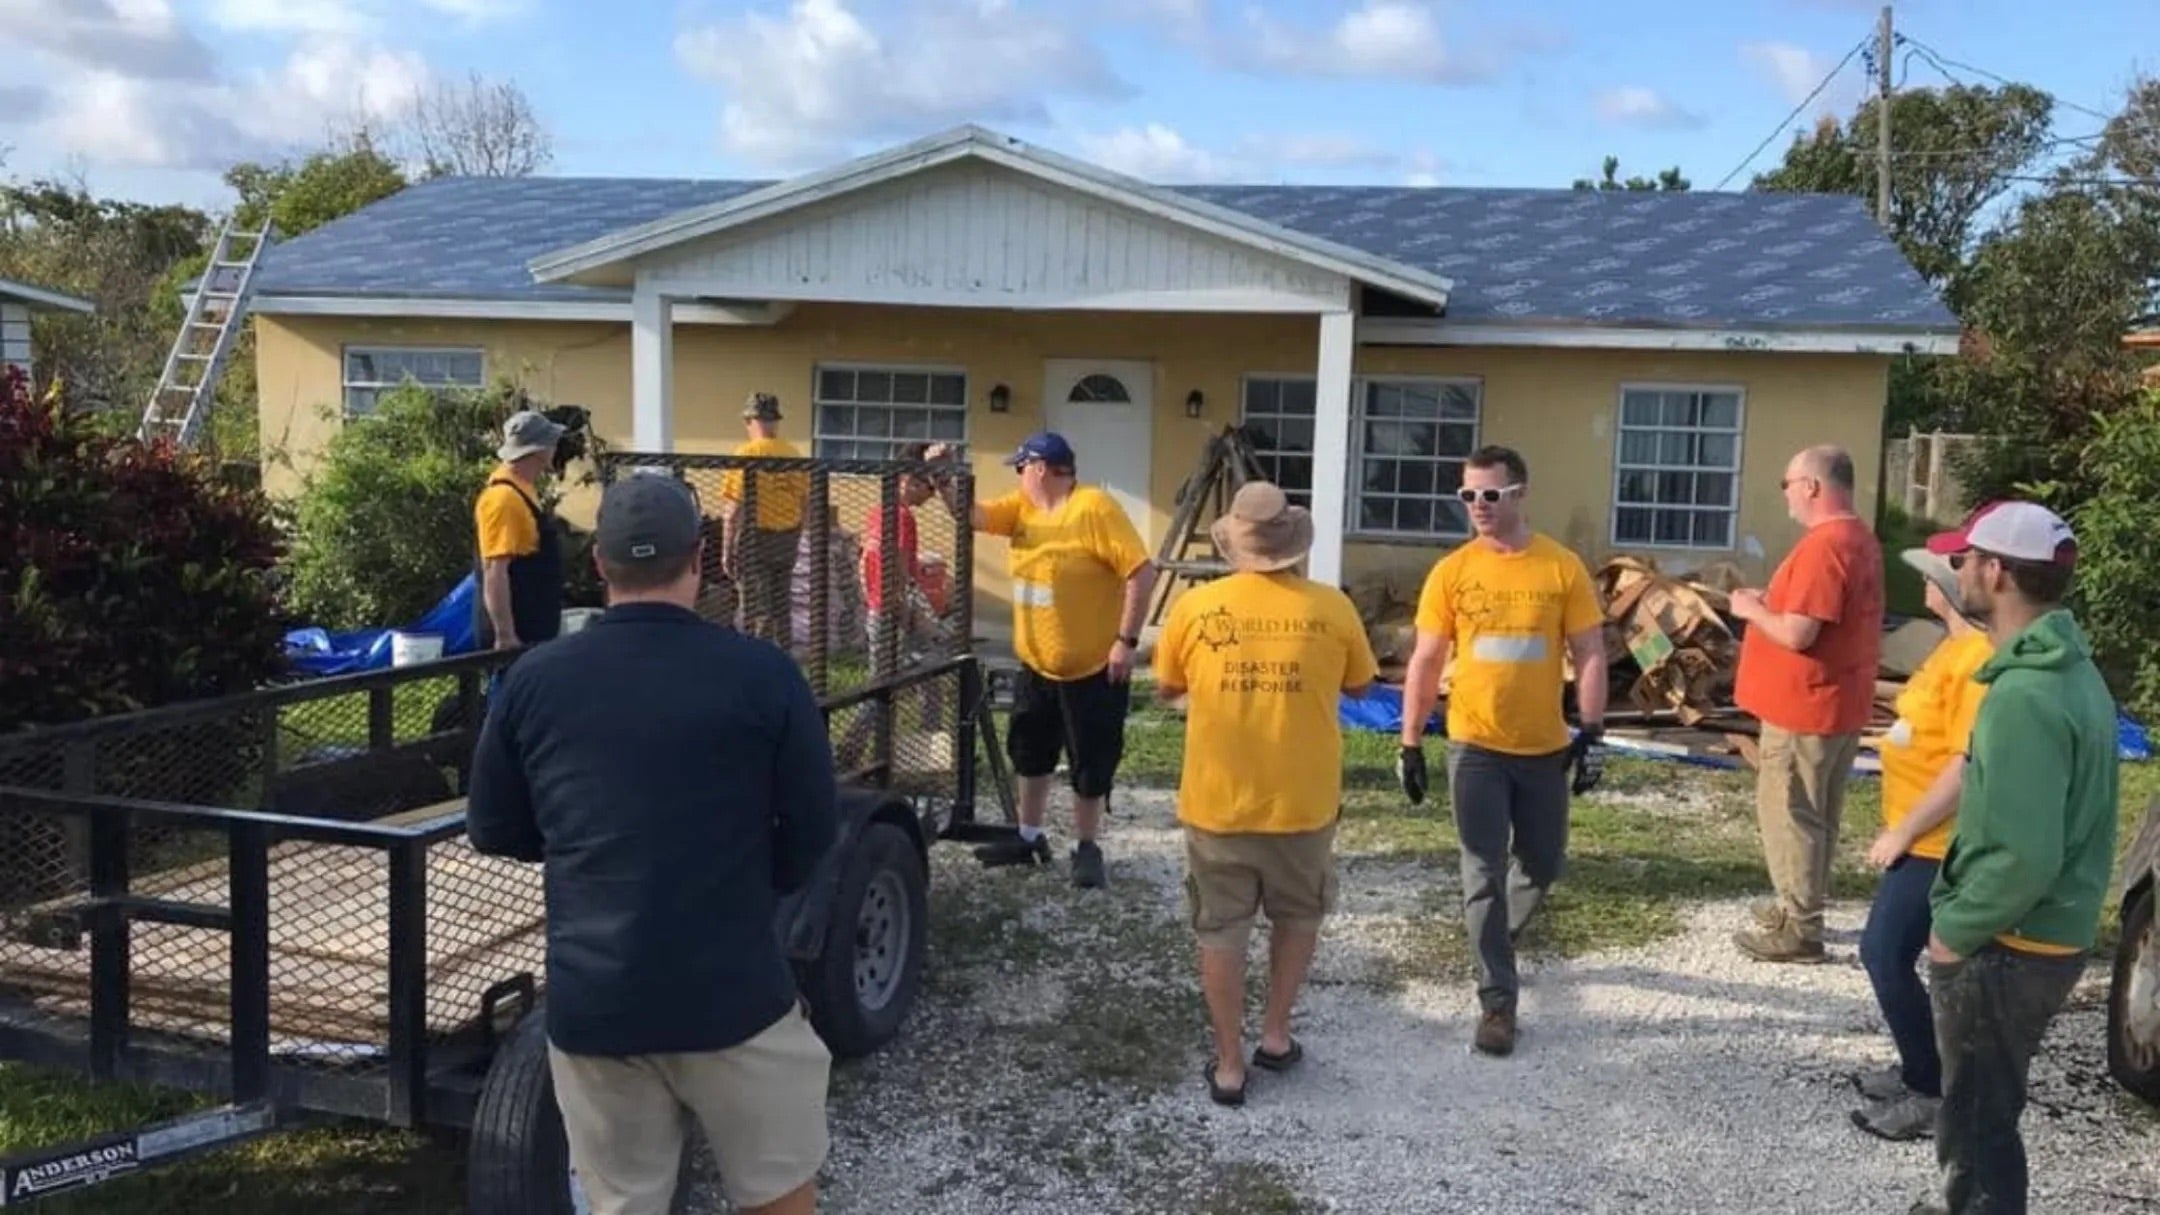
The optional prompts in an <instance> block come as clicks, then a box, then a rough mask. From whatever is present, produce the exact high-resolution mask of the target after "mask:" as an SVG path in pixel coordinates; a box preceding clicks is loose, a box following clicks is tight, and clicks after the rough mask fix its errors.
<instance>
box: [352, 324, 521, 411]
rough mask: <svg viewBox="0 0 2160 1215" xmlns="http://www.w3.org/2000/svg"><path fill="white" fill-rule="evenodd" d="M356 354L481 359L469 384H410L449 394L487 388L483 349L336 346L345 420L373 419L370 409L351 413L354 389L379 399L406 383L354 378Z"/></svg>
mask: <svg viewBox="0 0 2160 1215" xmlns="http://www.w3.org/2000/svg"><path fill="white" fill-rule="evenodd" d="M355 354H366V355H371V356H374V357H376V358H378V359H379V358H381V357H382V356H383V355H386V354H401V355H410V354H469V355H473V356H475V357H476V358H478V359H479V360H480V378H479V379H477V380H475V381H474V382H472V383H470V384H428V383H424V382H422V381H419V380H414V381H413V383H415V384H419V385H420V387H422V388H438V389H449V390H452V391H474V390H478V389H482V388H486V387H487V383H488V369H487V350H486V349H485V348H484V347H480V346H436V345H428V344H425V343H413V342H348V343H346V344H344V345H342V346H340V347H338V412H339V413H340V414H341V415H342V416H343V417H344V418H345V419H346V420H347V421H353V420H356V419H362V418H372V417H374V416H375V411H374V410H373V409H370V410H368V411H367V412H366V413H354V412H353V408H352V393H353V389H355V388H358V389H364V390H367V391H371V392H373V393H375V394H376V395H377V396H378V397H379V396H382V395H383V394H385V393H390V392H395V391H397V390H398V389H400V388H403V387H404V386H405V380H404V379H402V378H401V379H396V380H355V379H353V378H352V356H354V355H355Z"/></svg>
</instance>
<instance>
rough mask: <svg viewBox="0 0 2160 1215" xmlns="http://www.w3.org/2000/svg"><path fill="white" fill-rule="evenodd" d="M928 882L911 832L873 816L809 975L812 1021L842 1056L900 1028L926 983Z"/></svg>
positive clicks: (873, 1045) (865, 1050)
mask: <svg viewBox="0 0 2160 1215" xmlns="http://www.w3.org/2000/svg"><path fill="white" fill-rule="evenodd" d="M928 885H929V874H928V873H927V872H926V871H925V870H924V867H923V858H922V854H921V853H920V852H918V851H916V849H915V843H914V841H913V840H911V839H909V838H908V835H907V832H905V831H903V830H901V829H900V828H899V827H896V826H894V825H892V824H891V823H871V824H870V825H869V827H868V829H866V830H865V831H864V832H863V835H862V839H861V840H859V841H858V842H857V843H856V845H855V848H854V851H853V853H852V854H851V855H850V856H849V857H848V862H847V869H846V871H845V872H843V873H842V874H841V877H840V886H839V889H838V891H837V892H836V893H835V895H834V898H833V906H832V918H831V920H830V921H829V923H828V927H827V928H826V932H825V948H824V951H823V952H822V953H820V954H819V955H818V957H817V960H816V961H815V962H814V963H812V965H811V968H810V973H809V974H808V976H807V977H806V981H805V983H804V995H805V996H806V997H807V998H808V999H809V1002H810V1022H811V1024H812V1025H813V1026H814V1027H816V1029H817V1031H818V1036H819V1037H821V1038H823V1039H824V1040H825V1045H826V1047H827V1048H828V1049H830V1050H831V1051H832V1053H833V1054H834V1055H835V1056H837V1057H839V1058H842V1059H855V1058H860V1057H862V1056H864V1055H867V1054H869V1053H870V1052H872V1051H874V1050H876V1049H877V1048H878V1047H880V1046H883V1045H884V1044H885V1043H886V1042H888V1041H890V1040H891V1039H892V1036H893V1035H894V1034H896V1033H898V1032H900V1024H901V1022H903V1021H905V1020H906V1019H907V1015H908V1010H909V1009H910V1008H912V1007H913V1006H914V1003H915V995H916V992H917V991H919V990H920V989H921V987H922V968H923V953H924V945H925V943H926V940H925V938H926V937H927V936H928V932H929V896H928V889H927V887H928Z"/></svg>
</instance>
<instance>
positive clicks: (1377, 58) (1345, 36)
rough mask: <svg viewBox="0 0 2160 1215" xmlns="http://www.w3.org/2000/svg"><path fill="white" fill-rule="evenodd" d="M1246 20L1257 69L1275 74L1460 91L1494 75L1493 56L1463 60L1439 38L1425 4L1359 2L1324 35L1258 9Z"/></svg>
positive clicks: (1435, 18) (1431, 8) (1418, 0)
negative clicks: (1402, 82)
mask: <svg viewBox="0 0 2160 1215" xmlns="http://www.w3.org/2000/svg"><path fill="white" fill-rule="evenodd" d="M1246 20H1247V22H1248V24H1249V25H1250V26H1251V28H1252V36H1253V41H1252V46H1251V54H1252V56H1253V58H1254V59H1255V60H1256V62H1257V64H1258V66H1262V67H1266V68H1272V69H1275V70H1278V71H1288V72H1294V73H1297V74H1299V75H1306V76H1325V77H1349V78H1357V79H1373V78H1384V79H1393V80H1410V81H1416V82H1419V83H1423V84H1463V83H1470V82H1475V81H1481V80H1487V79H1490V78H1491V77H1492V76H1493V75H1494V74H1495V73H1496V72H1497V71H1498V70H1499V56H1498V55H1496V54H1495V53H1493V52H1491V51H1489V50H1487V51H1478V52H1471V53H1466V52H1464V51H1462V50H1460V49H1459V48H1457V47H1455V46H1453V45H1452V44H1451V43H1450V42H1449V41H1448V40H1447V39H1446V38H1445V37H1443V35H1442V34H1441V30H1440V16H1439V12H1438V10H1437V8H1436V6H1435V5H1433V4H1432V3H1429V2H1427V0H1358V4H1357V7H1355V8H1353V9H1351V10H1350V11H1349V12H1347V13H1345V14H1343V16H1342V17H1341V18H1340V19H1338V20H1337V21H1336V22H1335V23H1334V24H1333V25H1332V26H1329V27H1327V28H1326V29H1313V28H1310V27H1307V26H1303V25H1294V24H1286V23H1284V22H1280V21H1277V20H1276V19H1275V18H1273V17H1270V16H1268V15H1267V14H1266V13H1264V12H1262V11H1260V10H1258V9H1254V10H1251V11H1250V12H1249V13H1248V14H1247V17H1246Z"/></svg>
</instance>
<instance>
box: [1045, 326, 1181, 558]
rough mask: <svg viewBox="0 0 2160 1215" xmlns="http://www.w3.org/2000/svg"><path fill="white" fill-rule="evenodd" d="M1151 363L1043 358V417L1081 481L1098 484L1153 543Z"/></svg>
mask: <svg viewBox="0 0 2160 1215" xmlns="http://www.w3.org/2000/svg"><path fill="white" fill-rule="evenodd" d="M1154 387H1155V365H1154V364H1153V363H1146V362H1134V361H1130V360H1125V361H1119V360H1102V359H1047V360H1045V361H1044V363H1043V417H1044V419H1045V424H1046V425H1047V426H1048V428H1049V429H1051V430H1054V431H1056V432H1058V433H1059V434H1061V435H1064V436H1065V441H1066V442H1068V443H1071V444H1072V446H1073V454H1074V455H1075V456H1077V457H1078V458H1079V470H1080V481H1081V483H1082V484H1084V485H1099V486H1101V487H1102V488H1103V489H1104V490H1106V491H1108V492H1109V494H1110V496H1111V497H1113V498H1115V499H1117V503H1118V505H1119V506H1122V507H1124V508H1125V515H1126V517H1127V518H1129V519H1131V520H1132V521H1133V526H1134V527H1135V528H1137V529H1138V530H1139V532H1140V539H1141V540H1142V541H1145V542H1147V543H1149V544H1150V545H1152V544H1153V543H1154V534H1153V529H1151V528H1150V527H1149V526H1148V521H1149V516H1150V512H1149V510H1148V476H1149V471H1150V470H1151V468H1152V467H1153V464H1154V455H1155V411H1154V397H1155V393H1154Z"/></svg>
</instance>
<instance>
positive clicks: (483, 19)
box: [420, 0, 527, 25]
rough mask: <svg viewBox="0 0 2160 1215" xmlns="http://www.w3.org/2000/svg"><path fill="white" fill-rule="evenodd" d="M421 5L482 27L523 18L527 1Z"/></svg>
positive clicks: (448, 0) (431, 0)
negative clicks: (493, 22)
mask: <svg viewBox="0 0 2160 1215" xmlns="http://www.w3.org/2000/svg"><path fill="white" fill-rule="evenodd" d="M420 3H421V4H423V5H425V6H427V7H428V8H431V9H434V10H435V11H436V12H438V13H442V14H443V15H445V16H449V17H457V18H460V19H462V20H464V21H466V22H469V23H471V24H474V25H481V24H485V23H487V22H490V21H504V20H508V19H509V18H511V17H519V16H523V15H524V13H525V9H526V4H527V0H420Z"/></svg>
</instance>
